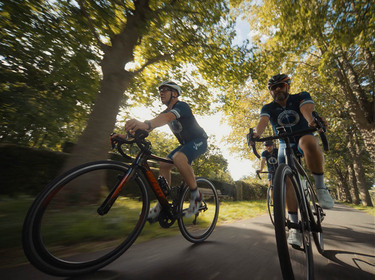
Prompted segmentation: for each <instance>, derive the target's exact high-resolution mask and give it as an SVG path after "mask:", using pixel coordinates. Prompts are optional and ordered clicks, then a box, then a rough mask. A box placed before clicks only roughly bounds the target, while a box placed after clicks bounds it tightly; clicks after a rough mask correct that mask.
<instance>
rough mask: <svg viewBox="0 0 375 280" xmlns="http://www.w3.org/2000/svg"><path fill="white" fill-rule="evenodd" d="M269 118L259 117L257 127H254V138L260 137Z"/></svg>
mask: <svg viewBox="0 0 375 280" xmlns="http://www.w3.org/2000/svg"><path fill="white" fill-rule="evenodd" d="M269 120H270V118H269V117H266V116H262V117H260V119H259V121H258V124H257V126H256V127H255V132H254V137H260V136H261V135H262V134H263V132H264V130H265V129H266V127H267V125H268V122H269Z"/></svg>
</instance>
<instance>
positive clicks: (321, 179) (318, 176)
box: [312, 173, 326, 189]
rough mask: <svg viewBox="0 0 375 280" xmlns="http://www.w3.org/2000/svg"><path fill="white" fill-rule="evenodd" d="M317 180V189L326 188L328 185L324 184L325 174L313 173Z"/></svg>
mask: <svg viewBox="0 0 375 280" xmlns="http://www.w3.org/2000/svg"><path fill="white" fill-rule="evenodd" d="M312 175H313V177H314V181H315V187H316V188H317V189H326V185H325V184H324V174H315V173H313V174H312Z"/></svg>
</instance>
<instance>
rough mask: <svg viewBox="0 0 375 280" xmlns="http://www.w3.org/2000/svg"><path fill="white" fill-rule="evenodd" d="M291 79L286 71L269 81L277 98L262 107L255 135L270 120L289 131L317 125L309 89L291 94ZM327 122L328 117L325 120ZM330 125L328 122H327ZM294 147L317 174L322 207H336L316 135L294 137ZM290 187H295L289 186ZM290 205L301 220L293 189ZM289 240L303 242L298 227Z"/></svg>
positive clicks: (281, 157) (291, 214)
mask: <svg viewBox="0 0 375 280" xmlns="http://www.w3.org/2000/svg"><path fill="white" fill-rule="evenodd" d="M290 82H291V80H290V78H289V77H288V76H287V75H285V74H278V75H275V76H273V77H272V78H271V79H270V80H269V81H268V89H269V91H270V93H271V95H272V97H273V99H274V100H273V101H272V102H271V103H269V104H266V105H264V106H263V107H262V109H261V113H260V118H259V121H258V124H257V126H256V132H255V133H254V136H255V137H260V136H261V135H262V133H263V132H264V130H265V128H266V127H267V125H268V123H269V122H270V123H271V125H272V127H273V129H274V132H275V133H277V131H276V127H278V126H281V125H282V126H284V127H286V129H287V130H288V131H299V130H303V129H306V128H308V127H309V126H315V123H314V119H313V116H312V112H313V111H314V108H315V105H314V101H313V100H312V99H311V96H310V94H309V93H308V92H300V93H298V94H289V89H290ZM323 121H324V122H325V120H324V119H323ZM325 124H326V123H325ZM291 144H292V146H294V148H295V149H298V150H299V151H300V152H301V153H303V155H304V157H305V160H306V165H307V167H308V168H309V169H310V171H311V172H312V174H313V177H314V180H315V187H316V188H317V196H318V201H319V204H320V206H322V207H323V208H332V207H333V205H334V202H333V199H332V197H331V195H330V194H329V191H328V189H327V188H326V186H325V184H324V167H323V153H322V151H321V149H320V146H319V143H318V141H317V139H316V138H315V136H314V135H312V134H306V135H303V136H299V137H295V138H294V139H292V140H291ZM284 150H285V143H283V141H282V140H279V153H278V161H279V163H283V162H285V157H284ZM288 189H292V188H291V187H289V188H288ZM287 206H288V212H289V219H290V220H291V221H292V222H297V221H298V217H297V207H298V205H297V200H296V198H295V194H294V192H293V191H289V192H287ZM288 242H289V243H291V244H294V245H297V246H300V245H301V233H300V232H298V231H297V230H296V229H291V231H290V232H289V237H288Z"/></svg>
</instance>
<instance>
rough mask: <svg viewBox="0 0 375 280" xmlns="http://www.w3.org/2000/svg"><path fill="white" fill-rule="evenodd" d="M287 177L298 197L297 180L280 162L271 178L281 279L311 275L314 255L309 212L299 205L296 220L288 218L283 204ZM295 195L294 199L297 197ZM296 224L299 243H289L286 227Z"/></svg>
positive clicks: (294, 226) (302, 277)
mask: <svg viewBox="0 0 375 280" xmlns="http://www.w3.org/2000/svg"><path fill="white" fill-rule="evenodd" d="M287 181H290V182H291V185H292V187H293V189H294V192H295V193H296V194H297V195H296V196H297V197H298V200H297V201H299V202H300V201H301V199H300V194H299V192H298V183H297V180H296V178H295V177H294V175H293V171H292V169H291V168H290V167H289V166H288V165H286V164H280V165H279V167H278V168H277V170H276V174H275V180H274V219H275V235H276V244H277V252H278V255H279V262H280V267H281V271H282V275H283V278H284V279H288V280H290V279H313V278H314V268H313V255H312V248H311V235H310V231H309V221H308V216H307V213H306V211H305V206H304V205H301V203H299V205H298V223H292V222H291V221H289V220H288V211H287V206H286V205H287V204H286V191H287ZM297 197H296V199H297ZM292 228H295V229H297V231H298V232H299V233H300V234H301V236H302V238H301V239H302V240H301V241H302V242H301V246H300V247H297V246H295V245H293V246H292V245H289V244H288V236H289V231H290V230H291V229H292Z"/></svg>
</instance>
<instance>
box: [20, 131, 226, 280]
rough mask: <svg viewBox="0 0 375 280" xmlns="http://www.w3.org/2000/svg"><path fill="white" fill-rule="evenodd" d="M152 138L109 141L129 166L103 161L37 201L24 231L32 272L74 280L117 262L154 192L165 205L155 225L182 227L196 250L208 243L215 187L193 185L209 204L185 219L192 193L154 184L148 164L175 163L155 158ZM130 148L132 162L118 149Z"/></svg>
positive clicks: (140, 135) (63, 179)
mask: <svg viewBox="0 0 375 280" xmlns="http://www.w3.org/2000/svg"><path fill="white" fill-rule="evenodd" d="M147 135H148V134H147V132H145V131H137V133H136V134H135V135H134V136H133V138H128V139H126V140H123V139H116V140H115V141H112V146H113V147H114V146H117V150H118V151H119V153H120V154H121V155H122V156H123V157H124V158H126V159H131V163H130V164H125V163H123V162H120V161H110V160H106V161H96V162H90V163H87V164H83V165H80V166H78V167H76V168H74V169H72V170H70V171H67V172H66V173H64V174H63V175H61V176H59V177H57V178H56V179H55V180H53V181H52V182H51V183H50V184H49V185H48V186H47V187H46V188H45V189H44V190H43V191H42V192H41V193H40V194H39V195H38V196H37V198H36V199H35V201H34V202H33V204H32V205H31V207H30V209H29V211H28V213H27V215H26V218H25V221H24V225H23V237H22V238H23V239H22V240H23V248H24V252H25V254H26V256H27V258H28V259H29V261H30V262H31V264H33V265H34V266H35V267H36V268H38V269H39V270H41V271H43V272H45V273H48V274H51V275H56V276H76V275H80V274H85V273H89V272H92V271H95V270H98V269H100V268H102V267H104V266H105V265H107V264H109V263H111V262H113V261H114V260H115V259H117V258H118V257H119V256H121V255H122V254H123V253H124V252H125V251H126V250H127V249H128V248H129V247H130V246H131V245H132V244H133V243H134V241H135V240H136V239H137V237H138V236H139V234H140V233H141V231H142V229H143V227H144V225H145V223H146V220H147V215H148V212H149V207H150V193H152V192H153V193H154V194H155V196H156V199H157V201H159V202H160V204H161V205H162V211H161V213H160V215H159V219H158V221H159V224H160V225H161V226H162V227H163V228H169V227H171V226H172V225H173V224H174V222H175V221H177V222H178V227H179V229H180V231H181V233H182V235H183V236H184V237H185V238H186V239H187V240H188V241H190V242H192V243H200V242H203V241H204V240H205V239H207V238H208V237H209V236H210V234H211V233H212V232H213V230H214V228H215V226H216V222H217V219H218V215H219V200H218V194H217V191H216V189H215V187H214V185H213V184H212V183H211V182H210V181H209V180H207V179H205V178H197V179H196V180H197V184H198V188H199V189H200V191H201V193H202V194H203V196H204V197H203V200H202V205H201V207H200V208H199V212H198V214H196V215H192V216H191V217H187V215H185V212H186V210H187V208H188V207H189V203H190V190H189V188H188V187H187V185H186V184H185V183H184V182H183V183H182V184H181V185H180V186H177V187H172V188H170V187H169V186H168V185H167V184H165V183H163V182H162V181H163V180H159V181H158V179H157V178H156V177H155V176H154V174H153V172H152V171H151V168H150V166H149V163H148V161H149V160H153V161H159V162H167V163H173V162H172V161H171V160H168V159H165V158H161V157H158V156H155V155H153V154H152V153H151V143H150V142H149V141H147V140H146V137H147ZM132 143H135V144H136V145H137V146H138V147H139V149H140V151H139V152H138V154H137V156H136V157H135V158H131V157H129V156H128V155H126V154H125V153H124V151H123V149H122V148H121V146H122V145H123V144H132ZM153 202H156V201H153Z"/></svg>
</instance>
